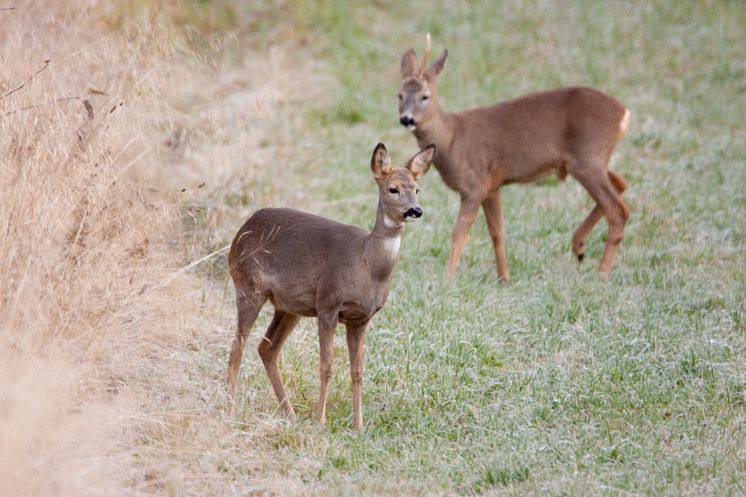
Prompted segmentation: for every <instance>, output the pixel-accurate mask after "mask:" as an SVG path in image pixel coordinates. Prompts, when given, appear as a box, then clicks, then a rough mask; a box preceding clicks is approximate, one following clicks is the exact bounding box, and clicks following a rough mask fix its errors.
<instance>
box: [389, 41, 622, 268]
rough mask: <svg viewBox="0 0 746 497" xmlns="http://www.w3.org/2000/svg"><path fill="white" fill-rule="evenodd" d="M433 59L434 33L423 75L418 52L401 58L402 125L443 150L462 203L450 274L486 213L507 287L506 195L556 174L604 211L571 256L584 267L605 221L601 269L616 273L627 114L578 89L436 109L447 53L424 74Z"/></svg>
mask: <svg viewBox="0 0 746 497" xmlns="http://www.w3.org/2000/svg"><path fill="white" fill-rule="evenodd" d="M429 52H430V35H429V34H428V35H427V45H426V48H425V55H424V57H423V60H422V63H421V64H420V65H419V67H417V59H416V57H415V53H414V50H412V49H409V50H408V51H406V52H405V53H404V55H403V57H402V60H401V86H400V93H399V116H400V123H401V124H402V125H403V126H405V127H407V128H408V129H409V130H411V131H412V132H414V136H415V137H416V138H417V142H418V143H419V144H420V145H422V144H427V143H433V144H435V146H436V147H437V152H436V154H435V159H434V161H433V165H434V166H435V168H436V169H437V170H438V172H439V173H440V176H441V177H442V179H443V181H444V182H445V184H446V185H447V186H448V187H449V188H451V189H452V190H455V191H457V192H458V193H459V194H460V195H461V209H460V211H459V214H458V217H457V219H456V225H455V227H454V228H453V233H452V235H451V243H452V245H451V253H450V256H449V258H448V267H447V274H448V275H449V276H453V275H454V274H455V273H456V267H457V265H458V259H459V255H460V254H461V250H462V249H463V248H464V245H466V242H467V241H468V239H469V229H470V228H471V225H472V224H473V223H474V220H475V219H476V217H477V214H478V213H479V206H480V205H481V206H482V209H484V214H485V217H486V220H487V227H488V229H489V232H490V236H491V238H492V243H493V247H494V250H495V259H496V262H497V271H498V275H499V277H500V279H501V280H502V281H507V280H508V268H507V265H506V262H505V238H504V228H503V216H502V208H501V205H500V187H501V186H503V185H507V184H510V183H527V182H531V181H535V180H537V179H539V178H542V177H544V176H547V175H550V174H552V173H554V174H556V175H557V177H558V178H559V179H560V180H564V179H565V178H566V177H567V175H568V174H569V175H570V176H572V177H573V178H575V179H576V180H578V181H579V182H580V184H581V185H583V187H585V189H586V190H587V191H588V193H589V194H590V195H591V197H592V198H593V200H594V201H595V202H596V206H595V207H594V208H593V210H592V211H591V213H590V214H588V216H587V217H586V218H585V220H584V221H583V222H582V223H580V226H579V227H578V228H577V229H576V230H575V233H574V234H573V237H572V250H573V253H574V254H575V255H576V256H577V257H578V260H579V261H580V260H582V259H583V255H584V254H585V249H584V243H585V239H586V238H587V236H588V234H589V233H590V232H591V230H592V229H593V227H594V225H595V224H596V223H597V222H598V221H599V220H600V219H601V216H604V217H606V220H607V222H608V235H607V238H606V246H605V248H604V253H603V256H602V258H601V263H600V265H599V268H598V269H599V272H600V273H602V274H608V273H609V272H610V271H611V267H612V265H613V263H614V258H615V257H616V254H617V252H618V248H619V243H620V242H621V240H622V234H623V232H624V225H625V223H626V222H627V218H628V217H629V210H628V208H627V206H626V205H625V204H624V202H623V201H622V199H621V196H620V194H621V193H622V192H623V191H624V190H625V189H626V187H627V185H626V183H625V181H624V179H622V178H621V177H620V176H619V175H617V174H615V173H613V172H612V171H610V170H608V169H607V168H608V163H609V158H610V156H611V153H612V151H613V150H614V147H615V146H616V145H617V143H618V142H619V140H621V138H622V136H624V133H625V132H626V130H627V125H628V122H629V110H628V109H627V108H626V107H625V106H624V105H622V104H621V103H620V102H619V101H618V100H616V99H614V98H612V97H609V96H607V95H605V94H603V93H601V92H600V91H598V90H594V89H591V88H583V87H570V88H560V89H556V90H551V91H543V92H537V93H531V94H529V95H526V96H523V97H519V98H516V99H513V100H508V101H505V102H502V103H498V104H496V105H492V106H489V107H479V108H476V109H471V110H466V111H463V112H453V113H451V112H445V111H443V110H442V109H441V108H440V105H439V104H438V77H439V76H440V74H441V73H442V72H443V69H444V67H445V63H446V58H447V57H448V50H444V51H443V54H442V55H441V56H440V57H439V58H438V59H437V60H436V61H435V62H434V63H433V64H432V65H431V66H430V67H429V68H427V69H426V67H427V58H428V55H429Z"/></svg>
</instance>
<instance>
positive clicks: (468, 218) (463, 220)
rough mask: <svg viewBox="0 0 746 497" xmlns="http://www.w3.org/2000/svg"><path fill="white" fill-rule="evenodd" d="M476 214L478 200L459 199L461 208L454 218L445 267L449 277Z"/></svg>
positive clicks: (455, 266) (453, 272) (456, 263)
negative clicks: (446, 265) (449, 251)
mask: <svg viewBox="0 0 746 497" xmlns="http://www.w3.org/2000/svg"><path fill="white" fill-rule="evenodd" d="M477 214H479V201H476V200H473V199H462V200H461V209H460V210H459V213H458V217H457V218H456V225H455V226H454V227H453V232H452V233H451V254H450V256H449V257H448V267H447V268H446V273H447V275H448V277H449V278H452V277H453V276H455V274H456V268H457V267H458V259H459V257H460V256H461V251H462V250H463V249H464V246H465V245H466V242H468V241H469V230H470V229H471V225H472V224H474V220H475V219H476V218H477Z"/></svg>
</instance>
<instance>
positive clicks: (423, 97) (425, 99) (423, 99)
mask: <svg viewBox="0 0 746 497" xmlns="http://www.w3.org/2000/svg"><path fill="white" fill-rule="evenodd" d="M429 98H430V95H422V101H423V102H425V101H427V100H428V99H429Z"/></svg>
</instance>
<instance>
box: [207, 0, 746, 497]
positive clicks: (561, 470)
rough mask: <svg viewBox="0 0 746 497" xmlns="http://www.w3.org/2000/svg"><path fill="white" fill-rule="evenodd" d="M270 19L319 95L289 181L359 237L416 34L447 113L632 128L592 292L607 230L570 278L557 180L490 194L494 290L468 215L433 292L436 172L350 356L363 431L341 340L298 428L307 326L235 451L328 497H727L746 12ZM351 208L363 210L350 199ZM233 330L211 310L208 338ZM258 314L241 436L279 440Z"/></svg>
mask: <svg viewBox="0 0 746 497" xmlns="http://www.w3.org/2000/svg"><path fill="white" fill-rule="evenodd" d="M281 14H282V16H283V19H284V20H285V21H287V22H290V23H291V24H293V25H294V26H295V29H297V30H299V31H300V32H302V33H306V34H308V35H309V39H310V40H311V45H310V50H311V51H312V52H313V53H314V54H316V56H317V57H318V58H320V59H321V60H323V61H324V63H325V64H327V67H328V68H329V69H330V71H331V73H332V75H333V77H334V79H335V81H336V83H335V84H336V85H337V87H336V89H335V90H334V94H333V95H330V96H329V98H328V99H325V100H324V101H321V102H319V103H316V104H310V105H307V106H305V107H302V108H299V109H293V112H304V123H305V126H304V127H303V128H302V129H300V130H297V131H298V133H301V134H302V137H299V138H302V140H304V141H310V142H314V143H317V150H318V151H319V152H321V151H323V156H322V158H321V159H320V160H315V161H313V162H310V161H312V160H313V159H314V157H311V156H308V157H301V158H300V160H299V163H303V164H307V165H306V166H304V167H303V170H302V171H298V174H303V175H304V177H306V178H308V181H309V183H308V185H310V188H309V190H308V192H307V194H308V195H309V196H311V197H313V198H314V202H316V203H315V204H314V203H313V202H312V205H314V206H317V207H316V210H315V211H316V212H318V213H320V214H322V215H325V216H327V217H330V218H334V219H337V220H340V221H343V222H349V223H353V224H357V225H360V226H365V227H368V228H370V227H371V226H372V223H373V219H374V215H375V186H374V183H373V180H372V178H371V176H370V172H369V169H368V164H369V157H370V154H371V152H372V150H373V147H374V146H375V144H376V142H377V141H383V142H385V143H386V145H387V146H388V148H389V150H390V151H391V153H392V155H393V158H394V160H395V162H399V163H401V162H403V161H404V160H405V159H406V158H408V157H409V156H411V155H412V154H413V153H414V152H415V151H416V143H415V140H414V138H413V137H412V136H411V135H410V133H409V132H407V131H406V130H404V129H403V128H401V127H400V126H398V124H397V120H398V115H397V106H396V97H395V95H396V92H397V85H398V65H399V57H400V56H401V54H402V52H403V51H404V50H405V49H406V48H408V47H410V46H412V47H414V48H415V50H416V51H417V52H418V53H420V54H421V52H422V46H423V42H424V33H425V32H426V31H429V32H431V33H432V34H433V43H434V47H433V52H434V53H436V52H437V53H439V52H440V50H442V48H444V47H446V46H447V47H448V49H449V52H450V57H449V60H448V65H447V67H446V70H445V72H444V74H443V76H442V78H441V80H440V87H439V89H440V95H441V97H440V99H441V104H442V105H443V106H444V107H445V108H446V109H448V110H459V109H463V108H466V107H471V106H476V105H483V104H489V103H492V102H495V101H497V100H500V99H505V98H510V97H513V96H518V95H520V94H522V93H526V92H528V91H532V90H538V89H544V88H549V87H553V86H558V85H565V84H586V85H592V86H596V87H599V88H601V89H602V90H604V91H606V92H608V93H610V94H613V95H615V96H617V97H618V98H620V99H621V100H622V101H623V102H624V103H625V104H626V105H627V106H628V107H630V109H631V110H632V115H633V120H632V122H631V128H630V132H629V134H628V136H627V137H626V139H625V140H624V141H623V142H622V143H621V145H620V146H619V148H618V149H617V152H616V154H615V157H614V159H613V161H612V164H613V165H612V168H613V169H614V170H616V171H618V172H620V173H621V174H623V175H624V176H625V177H626V178H627V180H628V181H629V185H630V187H629V190H628V192H627V193H626V194H625V196H624V198H625V200H626V201H627V202H628V204H629V205H630V208H631V212H632V216H631V218H630V220H629V223H628V225H627V229H626V233H625V239H624V241H623V243H622V246H621V251H620V256H619V258H618V259H617V263H616V266H615V267H614V272H613V274H612V276H611V278H610V279H609V280H608V281H603V280H601V279H600V278H598V277H597V275H596V273H595V271H596V265H597V263H598V260H599V258H600V255H601V251H602V248H603V240H604V235H605V224H604V223H601V224H600V225H599V227H597V228H596V230H595V231H594V232H593V234H592V236H591V237H590V239H589V241H588V242H587V248H588V252H587V257H586V261H585V262H584V263H583V264H582V265H578V264H577V263H576V262H575V260H574V258H573V257H572V255H571V254H570V251H569V247H570V237H571V235H572V232H573V230H574V228H575V226H577V224H578V223H579V222H580V221H581V220H582V219H583V217H584V216H585V215H586V214H587V213H588V211H589V210H590V209H591V207H592V203H591V200H590V199H589V198H588V196H587V194H586V193H585V192H584V191H583V190H582V188H581V187H580V186H579V185H578V184H577V183H575V182H573V181H568V182H567V183H556V182H543V183H540V184H537V185H531V186H512V187H507V188H506V189H505V190H504V194H503V198H504V211H505V217H506V233H507V250H508V263H509V268H510V271H511V276H512V280H511V282H510V284H508V285H506V286H500V285H499V284H498V283H497V278H496V272H495V267H494V256H493V253H492V249H491V242H490V240H489V236H488V234H487V230H486V227H485V226H484V220H483V217H482V216H481V215H480V218H479V219H478V220H477V223H476V224H475V226H474V228H473V230H472V239H471V241H470V243H469V245H468V246H467V248H466V250H465V251H464V254H463V255H462V258H461V264H460V269H459V274H458V278H457V279H456V280H455V281H452V282H450V281H447V280H445V278H444V277H443V273H444V269H445V261H446V258H447V255H448V248H449V239H450V230H451V227H452V222H453V220H454V219H455V216H456V213H457V210H458V200H457V195H456V194H455V193H453V192H450V191H448V190H447V189H446V188H445V187H444V185H443V184H442V182H441V181H440V179H439V178H438V176H437V173H436V172H435V171H433V172H431V173H430V174H429V175H428V176H427V177H426V178H425V179H423V181H422V195H421V204H422V207H423V209H424V211H425V216H424V218H423V219H422V220H421V221H420V222H418V223H416V224H414V225H409V226H407V228H406V230H405V233H404V240H403V244H402V251H401V257H400V261H399V263H398V265H397V267H396V270H395V277H394V285H393V288H392V291H391V294H390V296H389V301H388V303H387V304H386V306H385V307H384V309H383V311H382V312H381V313H380V314H379V315H378V316H377V317H376V318H375V320H374V321H373V323H372V326H371V327H370V331H369V334H368V337H367V353H366V372H365V379H364V387H363V391H364V413H365V423H366V430H365V433H364V434H363V435H361V436H358V435H356V434H354V433H353V432H352V431H351V429H350V417H351V416H350V411H351V404H350V397H351V395H350V383H349V379H348V378H349V377H348V373H347V359H346V351H345V346H344V340H343V338H342V337H341V336H339V337H338V341H337V343H336V357H337V360H336V369H335V374H334V378H333V383H332V387H331V388H332V390H331V394H330V399H329V407H328V409H329V412H328V414H327V416H328V419H329V426H328V428H327V429H325V430H319V429H318V428H317V426H316V424H315V422H314V421H313V416H314V410H315V402H316V396H317V392H318V351H317V347H318V346H317V340H316V335H315V322H313V321H311V320H305V321H304V323H303V324H302V325H301V326H300V327H299V329H298V330H296V332H295V334H294V336H293V337H292V338H291V339H290V341H289V343H288V345H287V346H286V347H285V349H284V358H283V365H282V367H283V370H284V371H285V372H286V373H287V380H288V384H289V387H290V389H291V391H292V392H293V396H294V404H295V406H296V409H297V411H298V413H299V415H300V418H301V421H300V423H299V424H298V425H296V426H293V427H288V428H287V429H280V430H275V431H270V432H269V433H265V434H264V435H262V436H260V437H256V438H253V439H252V440H251V441H250V445H251V447H252V449H253V450H255V451H257V452H258V453H260V454H263V455H264V456H267V457H269V458H270V459H272V460H273V461H275V464H276V466H273V467H274V471H276V472H278V473H281V474H283V475H284V476H286V477H290V478H291V479H293V480H295V481H297V482H299V483H300V484H301V485H304V486H305V487H306V488H307V491H308V492H309V493H320V494H328V495H361V494H378V495H392V494H396V493H397V492H400V493H401V494H404V495H497V494H499V495H556V496H560V495H567V496H570V495H628V494H633V495H651V496H653V495H656V496H657V495H743V494H744V493H745V492H746V478H744V475H745V474H746V452H744V448H743V447H744V446H746V434H745V433H744V432H745V430H746V397H745V396H746V367H745V366H744V360H743V359H744V357H745V354H746V305H745V304H744V301H746V271H744V263H745V262H746V127H745V126H744V123H745V122H746V121H744V115H745V114H746V100H745V98H744V94H746V63H745V62H744V56H743V46H745V45H746V6H744V4H742V3H740V2H665V1H654V2H638V3H634V4H631V3H627V2H590V1H588V2H579V1H574V2H563V3H562V4H561V5H560V4H558V3H554V2H541V1H533V2H512V1H511V2H492V1H479V0H477V1H473V2H468V3H464V4H462V5H454V3H453V2H406V3H399V2H388V1H384V2H371V3H363V4H359V3H352V2H350V3H348V2H341V1H333V0H330V1H318V2H313V1H301V2H295V3H292V4H290V6H285V7H284V10H283V11H282V12H281ZM360 195H370V200H369V201H365V198H363V201H354V202H353V201H351V202H349V203H346V202H345V200H346V199H354V198H355V197H358V196H360ZM230 234H232V233H230ZM230 234H226V237H228V236H229V235H230ZM228 293H230V291H229V292H228ZM232 312H233V311H232V307H231V304H230V302H229V301H228V302H226V303H225V306H224V308H223V309H221V315H220V316H221V317H220V322H221V323H222V325H223V326H224V327H225V328H226V329H232V325H231V321H232V319H233V316H232ZM268 312H269V311H265V312H264V313H263V314H262V317H261V318H260V320H259V321H258V322H257V325H256V328H255V330H254V331H253V333H252V338H251V339H252V341H251V344H250V346H249V347H247V352H246V357H245V360H244V366H243V368H244V369H243V370H242V377H241V385H240V388H239V414H238V417H239V420H240V422H239V426H238V427H237V429H239V430H241V429H245V430H250V429H251V427H252V426H255V425H256V423H258V422H260V420H266V418H267V417H268V416H269V417H272V418H274V419H281V416H280V414H279V412H278V409H277V405H276V401H275V399H274V397H273V395H272V392H271V388H270V386H269V382H268V381H267V379H266V377H265V375H264V372H263V369H262V368H261V366H260V364H259V361H258V357H257V356H256V353H255V346H256V343H257V341H258V338H259V336H260V335H261V333H262V330H261V329H260V328H263V327H265V326H266V325H267V322H268V317H269V315H268ZM229 333H232V332H227V333H226V334H225V339H224V340H222V341H220V340H216V341H214V343H212V344H211V346H210V347H208V348H207V350H200V351H198V352H195V356H194V360H195V361H198V362H200V361H201V366H203V367H204V368H205V369H206V370H207V371H210V374H209V377H208V378H207V379H203V380H197V381H209V382H218V381H219V380H220V377H221V375H222V372H223V368H224V367H225V362H226V359H227V352H226V350H227V344H228V340H229ZM340 333H341V329H340ZM218 402H219V401H218V400H215V407H216V408H219V407H220V406H219V405H218ZM242 427H243V428H242ZM309 461H310V462H309ZM221 471H227V472H230V471H235V472H236V474H237V478H238V475H239V474H240V473H241V471H242V470H241V466H240V465H239V466H237V467H233V466H230V465H228V466H221ZM399 489H401V490H399Z"/></svg>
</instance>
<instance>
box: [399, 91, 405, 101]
mask: <svg viewBox="0 0 746 497" xmlns="http://www.w3.org/2000/svg"><path fill="white" fill-rule="evenodd" d="M402 100H404V96H403V95H402V94H401V93H400V94H399V101H400V102H401V101H402Z"/></svg>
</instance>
